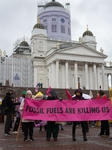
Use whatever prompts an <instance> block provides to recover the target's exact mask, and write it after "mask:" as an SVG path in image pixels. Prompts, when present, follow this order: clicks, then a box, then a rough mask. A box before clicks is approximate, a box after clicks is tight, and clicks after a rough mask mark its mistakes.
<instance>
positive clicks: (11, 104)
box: [4, 88, 13, 136]
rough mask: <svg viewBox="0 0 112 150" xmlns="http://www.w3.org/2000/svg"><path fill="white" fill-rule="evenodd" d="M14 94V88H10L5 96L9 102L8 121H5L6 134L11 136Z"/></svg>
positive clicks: (6, 113) (6, 112)
mask: <svg viewBox="0 0 112 150" xmlns="http://www.w3.org/2000/svg"><path fill="white" fill-rule="evenodd" d="M12 94H13V89H11V88H9V89H8V90H7V93H6V96H5V98H4V99H5V100H6V103H7V106H8V108H7V110H6V111H5V115H6V122H5V131H4V132H5V134H4V135H5V136H11V134H10V133H9V132H10V125H11V116H12V106H13V102H12V100H11V95H12Z"/></svg>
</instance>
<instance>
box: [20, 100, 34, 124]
mask: <svg viewBox="0 0 112 150" xmlns="http://www.w3.org/2000/svg"><path fill="white" fill-rule="evenodd" d="M24 102H25V99H23V100H22V102H21V105H20V110H21V111H23V108H24ZM22 122H34V120H29V119H22Z"/></svg>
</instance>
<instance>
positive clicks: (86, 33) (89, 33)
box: [83, 26, 93, 37]
mask: <svg viewBox="0 0 112 150" xmlns="http://www.w3.org/2000/svg"><path fill="white" fill-rule="evenodd" d="M86 35H88V36H93V33H92V32H91V31H89V30H88V26H87V31H85V32H84V33H83V37H84V36H86Z"/></svg>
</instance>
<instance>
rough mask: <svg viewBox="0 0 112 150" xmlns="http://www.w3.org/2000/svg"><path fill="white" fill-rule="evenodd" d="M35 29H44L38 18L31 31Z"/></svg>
mask: <svg viewBox="0 0 112 150" xmlns="http://www.w3.org/2000/svg"><path fill="white" fill-rule="evenodd" d="M35 28H39V29H45V27H44V25H43V24H41V23H40V18H38V23H36V24H35V25H34V27H33V30H34V29H35Z"/></svg>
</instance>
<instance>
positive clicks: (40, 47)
mask: <svg viewBox="0 0 112 150" xmlns="http://www.w3.org/2000/svg"><path fill="white" fill-rule="evenodd" d="M39 51H43V42H39Z"/></svg>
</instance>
